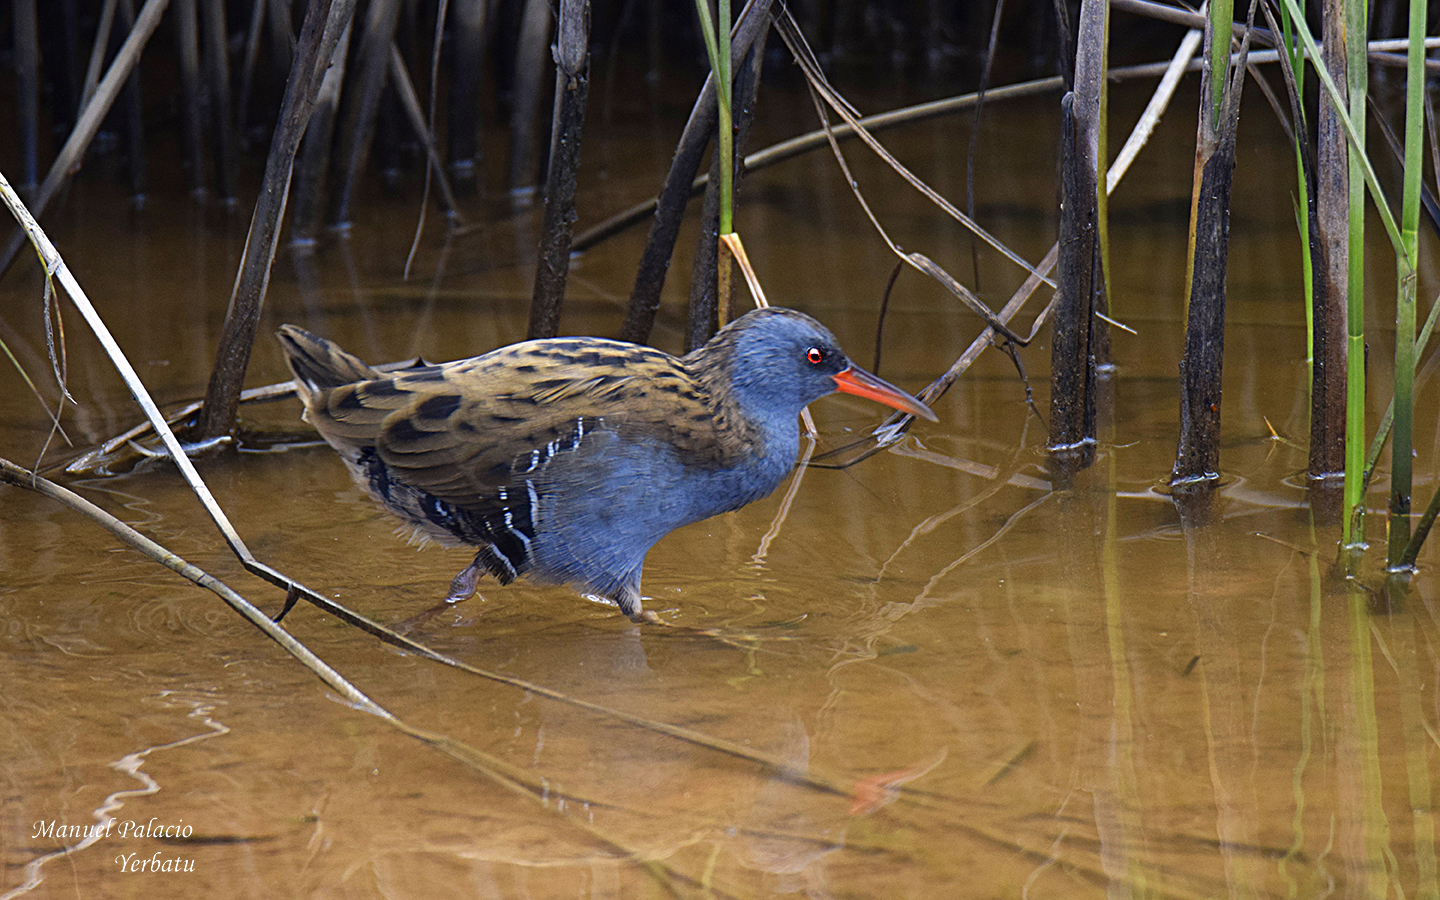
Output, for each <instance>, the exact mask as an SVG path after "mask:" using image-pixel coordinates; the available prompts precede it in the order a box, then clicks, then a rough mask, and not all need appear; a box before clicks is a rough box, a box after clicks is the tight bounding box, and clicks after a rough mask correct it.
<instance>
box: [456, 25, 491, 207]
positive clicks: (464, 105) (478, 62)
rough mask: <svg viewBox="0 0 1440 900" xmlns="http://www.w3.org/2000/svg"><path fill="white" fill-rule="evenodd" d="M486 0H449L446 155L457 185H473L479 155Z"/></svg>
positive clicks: (464, 186)
mask: <svg viewBox="0 0 1440 900" xmlns="http://www.w3.org/2000/svg"><path fill="white" fill-rule="evenodd" d="M488 6H489V0H452V2H451V6H450V9H451V15H452V26H451V34H452V36H453V37H452V43H451V46H452V47H453V48H454V50H453V51H452V53H453V55H452V57H451V58H452V60H453V62H452V65H453V71H454V75H453V76H452V78H451V79H450V135H449V146H448V147H447V149H446V155H447V157H448V159H449V163H450V165H449V168H450V174H451V176H452V177H453V178H454V179H455V181H456V187H457V188H459V189H461V190H464V189H465V188H466V187H468V186H470V185H473V183H474V181H475V177H476V175H475V170H476V167H477V165H478V163H479V156H480V115H479V114H480V76H481V73H482V71H483V70H482V68H481V67H482V64H483V63H484V59H485V20H486V18H487V16H486V13H487V12H488V11H489V10H488V9H487V7H488Z"/></svg>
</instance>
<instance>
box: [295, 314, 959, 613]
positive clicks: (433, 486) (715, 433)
mask: <svg viewBox="0 0 1440 900" xmlns="http://www.w3.org/2000/svg"><path fill="white" fill-rule="evenodd" d="M277 336H278V337H279V340H280V344H281V347H282V349H283V350H284V354H285V359H286V362H287V364H288V365H289V368H290V371H291V372H292V373H293V374H294V376H295V388H296V392H297V394H298V395H299V397H300V400H301V402H302V403H303V404H304V413H303V418H304V419H305V420H307V421H308V422H310V423H311V424H312V425H313V426H314V427H315V429H316V430H317V431H318V432H319V433H320V436H321V437H322V438H324V440H325V441H326V442H327V443H328V444H329V445H330V446H331V447H333V448H334V449H335V450H336V451H337V452H338V453H339V454H340V457H341V459H343V460H344V462H345V465H346V467H347V468H348V469H349V471H350V474H351V476H352V477H353V478H354V480H355V482H356V484H357V485H358V486H359V487H360V488H361V490H362V491H363V492H364V493H366V494H368V495H369V496H370V497H371V498H372V499H374V500H375V501H376V502H378V503H379V504H380V506H382V507H383V508H385V509H386V510H388V511H389V512H390V513H391V514H393V515H394V516H395V517H396V518H397V519H398V520H399V521H400V527H401V531H402V532H405V531H408V532H409V536H410V538H411V539H412V540H417V541H419V542H422V543H424V542H427V541H435V542H437V543H440V544H442V545H445V546H461V545H469V546H473V547H475V548H477V549H476V553H475V557H474V560H473V561H472V562H471V563H470V564H469V565H468V566H466V567H465V569H464V570H463V571H461V572H460V574H458V575H456V576H455V578H454V579H453V580H452V581H451V584H450V591H449V593H448V595H447V596H446V598H445V599H446V601H447V602H448V603H456V602H459V601H461V600H465V599H467V598H468V597H470V596H471V595H472V594H473V593H474V592H475V590H476V587H477V585H478V583H479V579H480V578H481V576H483V575H484V574H486V573H488V574H490V575H492V576H494V577H495V578H496V579H497V580H498V581H499V582H500V583H501V584H509V583H511V582H512V581H514V580H515V579H516V578H519V577H521V576H525V577H527V578H529V579H530V580H532V581H534V582H537V583H542V584H565V585H570V586H572V587H574V588H576V589H577V590H579V591H580V592H581V593H582V594H586V595H590V596H592V597H598V598H600V599H602V600H605V601H608V602H610V603H613V604H614V605H617V606H618V607H619V608H620V611H621V612H622V613H624V614H625V615H626V616H628V617H629V618H630V619H631V620H633V621H636V622H657V621H658V619H657V617H655V616H654V615H653V614H652V613H650V612H649V611H647V610H645V609H644V608H643V605H642V601H641V594H640V576H641V570H642V567H643V564H644V561H645V555H646V553H647V552H649V550H650V548H651V547H652V546H653V545H654V544H655V543H656V542H657V541H659V540H660V539H661V538H663V537H664V536H665V535H667V534H669V533H670V532H671V531H674V530H675V529H677V528H679V527H681V526H683V525H688V524H690V523H692V522H698V521H700V520H702V519H707V518H709V517H711V516H715V515H719V514H721V513H725V512H729V511H732V510H736V509H739V508H740V507H742V506H745V505H746V504H748V503H752V502H754V501H756V500H759V499H761V498H762V497H765V496H767V495H769V494H770V493H771V492H773V491H774V490H775V489H776V488H777V487H779V486H780V484H781V483H782V482H783V481H784V480H785V478H786V476H787V475H788V474H789V473H790V472H791V471H792V470H793V469H794V467H795V465H796V462H797V457H798V456H799V451H800V425H799V421H798V417H799V414H800V412H801V410H803V409H804V408H805V407H806V406H807V405H808V404H810V403H811V402H812V401H814V400H818V399H819V398H821V397H823V396H825V395H827V394H831V393H834V392H836V391H842V392H845V393H849V394H854V395H857V396H860V397H866V398H869V399H871V400H877V401H879V402H881V403H884V404H886V405H889V406H891V407H894V408H895V409H899V410H902V411H904V412H906V413H909V414H911V415H917V416H923V417H924V418H926V419H929V420H931V421H936V416H935V413H934V412H932V411H931V410H930V408H929V407H928V406H926V405H925V404H924V403H922V402H920V401H919V400H918V399H916V398H915V397H913V396H911V395H910V394H908V393H906V392H905V391H902V390H901V389H899V388H897V387H895V386H894V385H892V384H890V383H888V382H886V381H884V380H882V379H880V378H878V377H877V376H875V375H872V374H870V373H869V372H867V371H865V370H864V369H862V368H860V367H858V366H856V365H855V364H854V363H852V362H851V361H850V360H849V359H848V358H847V357H846V355H845V353H844V351H843V350H842V349H841V348H840V345H839V343H838V342H837V341H836V339H835V336H834V335H833V334H831V333H830V331H829V330H828V329H826V328H825V326H823V325H821V324H820V323H819V322H818V321H816V320H815V319H813V318H811V317H810V316H808V315H806V314H804V313H801V312H798V311H795V310H791V309H785V308H780V307H766V308H762V309H757V310H752V311H750V312H748V313H746V314H745V315H742V316H739V317H737V318H736V319H734V320H733V321H732V322H730V323H729V324H728V325H726V326H725V327H724V328H722V329H720V330H719V331H718V332H717V333H716V334H715V336H714V337H713V338H712V339H711V340H710V341H709V342H707V343H706V344H705V345H703V346H701V347H699V348H698V349H696V350H694V351H692V352H690V353H688V354H686V355H684V356H680V357H676V356H672V355H670V354H668V353H665V352H664V351H661V350H657V349H654V348H651V347H647V346H644V345H640V344H632V343H627V342H623V341H615V340H609V339H605V338H595V337H557V338H546V339H540V340H529V341H524V342H521V343H517V344H511V345H508V346H505V347H501V348H499V349H497V350H494V351H491V352H489V353H486V354H484V355H482V356H476V357H473V358H470V359H462V360H457V361H455V362H447V363H439V364H426V363H423V362H420V361H417V363H416V364H415V365H414V366H411V367H409V368H403V369H398V370H392V371H387V372H382V371H380V370H378V369H375V368H373V367H371V366H369V365H367V364H366V363H364V362H362V361H361V360H360V359H358V358H357V357H355V356H353V355H351V354H349V353H347V352H345V351H344V350H342V349H340V348H339V347H338V346H336V345H335V344H334V343H332V342H331V341H329V340H326V339H324V338H321V337H317V336H315V335H313V334H310V333H309V332H307V331H305V330H303V329H301V328H299V327H297V326H294V325H283V326H281V328H280V329H279V332H278V335H277Z"/></svg>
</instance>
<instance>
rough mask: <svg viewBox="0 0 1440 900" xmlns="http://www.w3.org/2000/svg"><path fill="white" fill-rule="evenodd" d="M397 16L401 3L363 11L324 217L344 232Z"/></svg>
mask: <svg viewBox="0 0 1440 900" xmlns="http://www.w3.org/2000/svg"><path fill="white" fill-rule="evenodd" d="M399 15H400V2H399V0H372V2H371V3H370V6H369V7H368V8H367V9H366V11H365V26H364V30H363V31H362V32H361V33H360V44H359V47H358V48H357V49H356V52H355V67H356V70H355V73H354V81H353V82H351V85H350V88H351V89H350V90H349V91H347V92H346V93H345V95H344V98H343V101H342V103H343V105H342V108H341V111H340V120H339V129H340V149H339V155H338V157H337V160H338V163H339V165H338V166H336V167H335V168H334V169H333V170H332V171H331V179H330V197H329V201H330V207H329V211H328V212H327V214H326V219H327V220H328V221H329V223H330V226H331V227H332V228H345V227H346V226H348V225H349V223H350V203H351V200H352V199H353V194H354V189H355V182H356V180H357V179H359V177H360V169H361V167H362V166H363V165H364V163H365V157H366V155H367V153H368V151H369V148H370V141H371V139H372V138H373V137H374V135H375V120H376V117H377V116H378V114H379V110H380V99H381V96H382V95H383V94H384V92H385V73H386V71H387V70H388V69H389V66H390V44H391V42H393V41H394V39H395V25H396V23H397V22H398V21H399Z"/></svg>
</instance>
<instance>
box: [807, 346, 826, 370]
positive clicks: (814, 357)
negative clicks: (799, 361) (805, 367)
mask: <svg viewBox="0 0 1440 900" xmlns="http://www.w3.org/2000/svg"><path fill="white" fill-rule="evenodd" d="M805 358H806V359H808V360H810V364H811V365H814V366H818V365H820V363H822V362H824V361H825V351H823V350H821V349H820V348H819V347H811V348H810V349H809V350H806V351H805Z"/></svg>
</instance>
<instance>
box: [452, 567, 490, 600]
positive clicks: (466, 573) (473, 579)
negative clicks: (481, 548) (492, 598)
mask: <svg viewBox="0 0 1440 900" xmlns="http://www.w3.org/2000/svg"><path fill="white" fill-rule="evenodd" d="M482 574H484V569H483V568H482V567H481V565H480V560H479V559H478V558H477V559H476V560H475V561H474V562H472V563H471V564H470V565H468V566H466V567H465V568H464V569H462V570H461V572H460V574H459V575H456V576H455V577H454V578H452V579H451V580H450V593H448V594H446V595H445V602H446V603H461V602H463V601H465V600H469V599H470V597H471V596H472V595H473V594H474V593H475V586H476V585H478V584H479V583H480V576H481V575H482Z"/></svg>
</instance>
